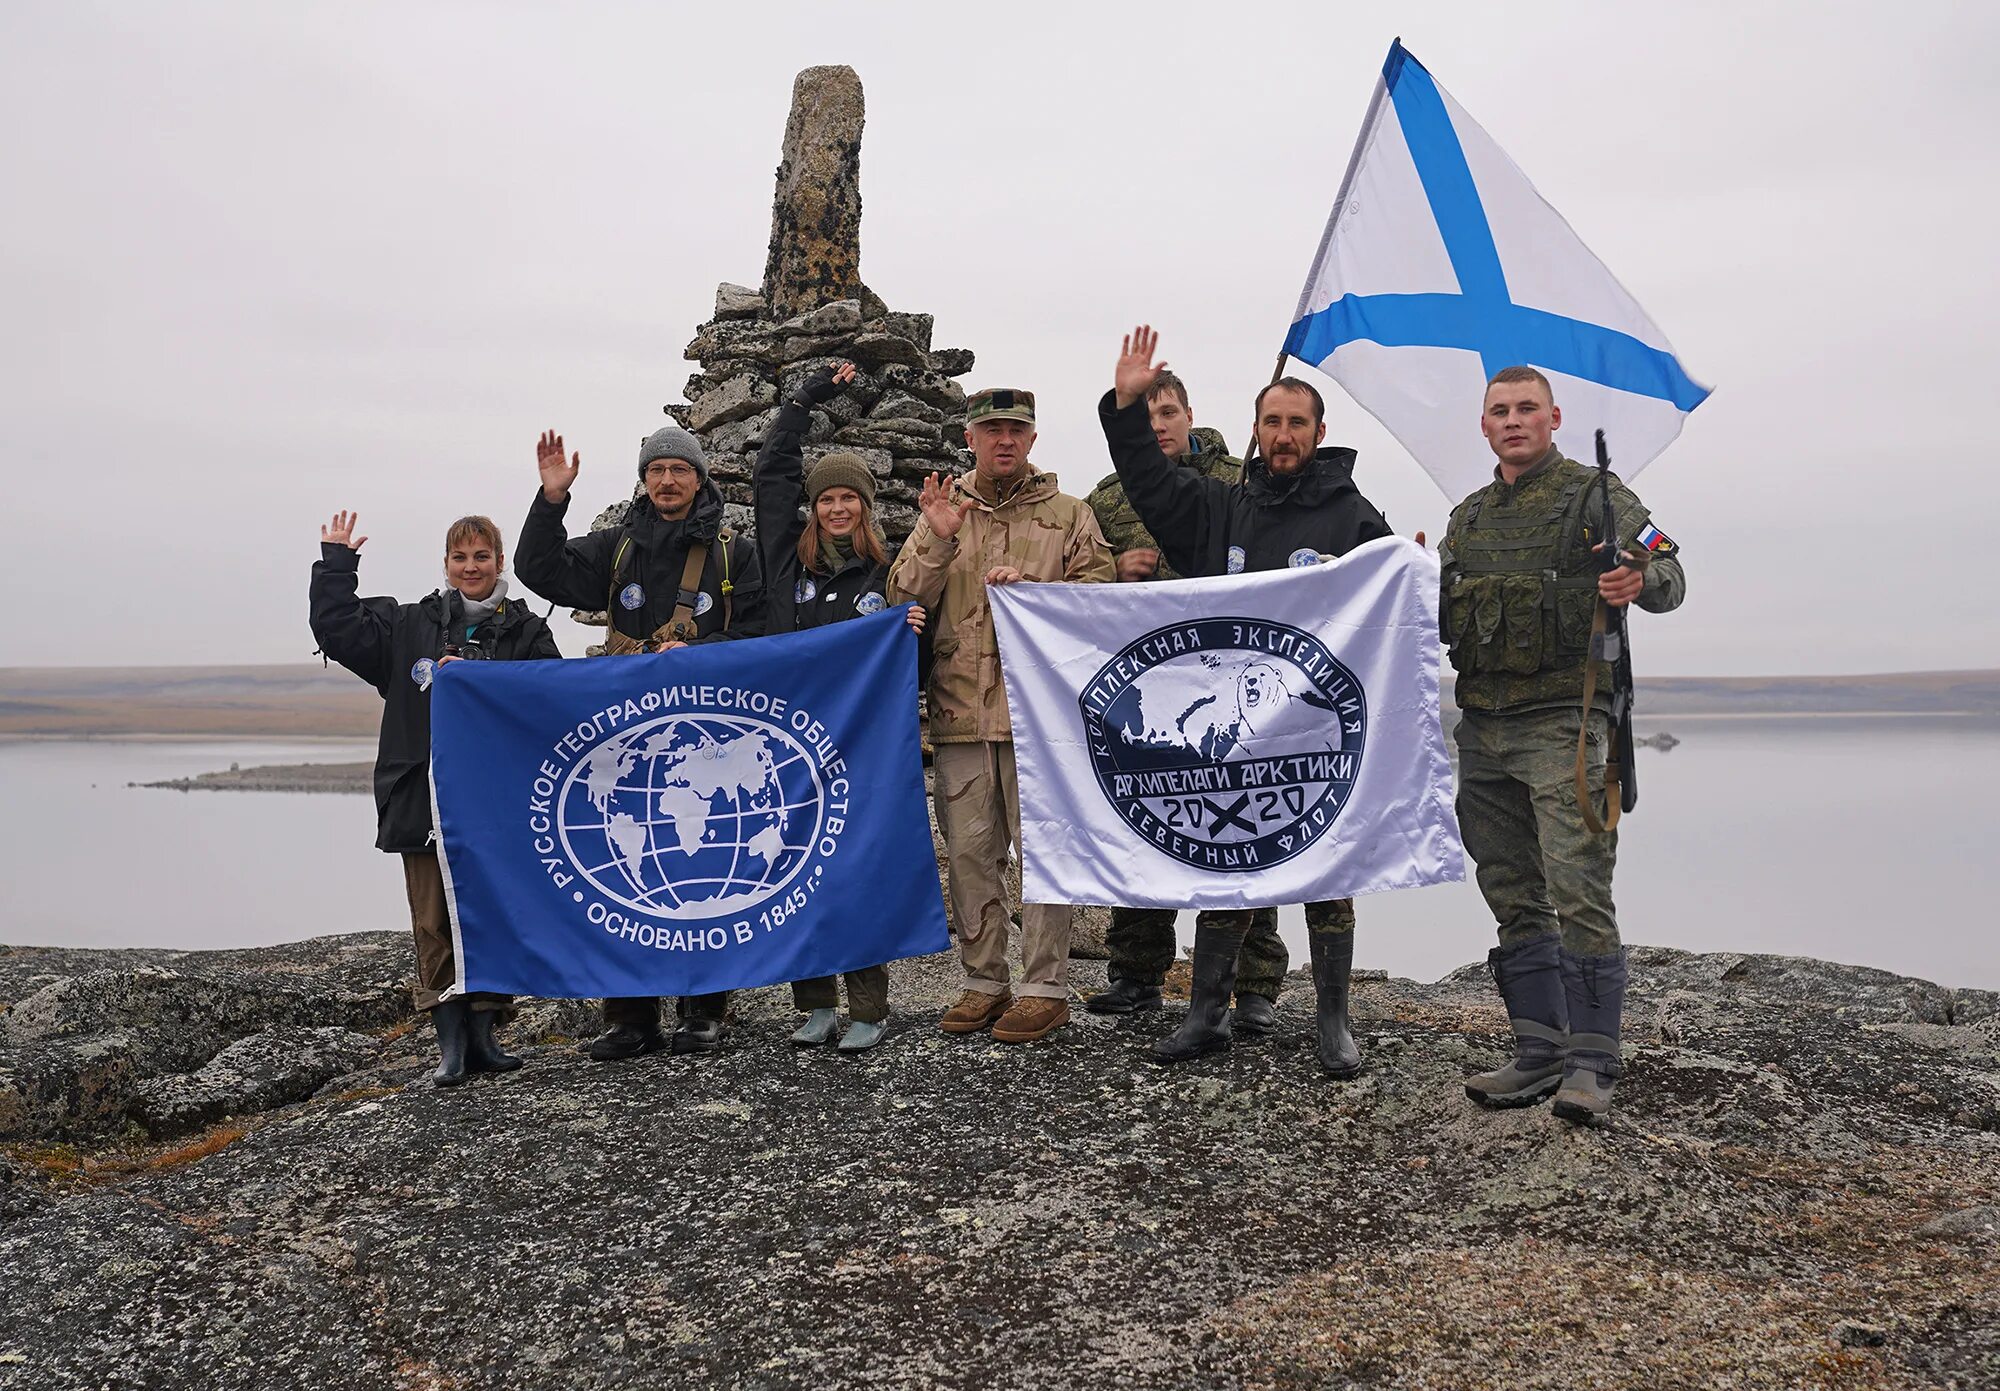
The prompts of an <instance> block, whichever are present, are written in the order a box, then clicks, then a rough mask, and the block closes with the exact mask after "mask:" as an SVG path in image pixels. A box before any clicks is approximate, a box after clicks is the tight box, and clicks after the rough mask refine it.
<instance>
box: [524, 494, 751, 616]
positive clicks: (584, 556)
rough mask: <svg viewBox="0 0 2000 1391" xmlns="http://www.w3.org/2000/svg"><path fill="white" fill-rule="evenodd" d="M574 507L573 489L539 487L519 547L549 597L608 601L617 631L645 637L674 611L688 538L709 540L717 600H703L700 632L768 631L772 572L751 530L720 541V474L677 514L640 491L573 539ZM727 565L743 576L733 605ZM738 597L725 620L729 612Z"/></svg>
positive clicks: (733, 575) (732, 578) (571, 602)
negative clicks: (614, 566)
mask: <svg viewBox="0 0 2000 1391" xmlns="http://www.w3.org/2000/svg"><path fill="white" fill-rule="evenodd" d="M568 511H569V500H568V499H564V500H563V501H562V502H559V503H558V502H550V501H549V500H548V499H547V498H545V497H543V496H542V495H541V492H540V491H539V490H537V492H536V493H535V500H534V503H533V504H532V505H531V506H530V507H529V508H528V520H527V521H525V522H523V523H522V524H521V538H520V540H519V541H518V542H517V543H516V545H515V548H514V573H515V574H516V575H518V576H520V579H521V583H523V584H525V585H527V586H528V588H530V589H532V590H534V591H535V593H537V594H539V595H541V596H542V597H543V598H544V599H547V600H549V601H550V602H552V603H557V604H562V605H565V606H567V607H569V608H573V609H586V610H590V609H601V608H603V607H604V606H605V604H606V603H607V602H608V603H609V604H610V606H611V607H610V614H611V621H612V623H613V625H614V626H616V627H617V629H618V631H619V632H621V633H623V634H625V635H626V636H627V637H631V638H638V639H639V640H641V641H644V640H645V639H647V638H649V637H651V636H652V635H653V633H654V632H655V631H656V630H658V629H659V628H660V627H661V626H663V625H664V624H666V623H668V622H670V621H672V619H673V616H674V603H675V599H676V596H678V595H679V593H680V587H681V570H682V568H683V567H684V566H685V565H686V564H687V548H688V545H689V543H690V542H692V541H706V542H708V543H709V547H708V560H707V562H706V563H705V564H704V565H703V566H702V572H701V593H703V594H705V595H707V596H708V600H709V603H708V607H707V609H706V610H702V609H701V608H700V606H699V605H697V606H696V607H697V612H696V614H695V630H696V632H697V633H698V634H699V635H700V636H698V637H696V638H695V639H694V640H695V641H696V642H720V641H723V640H725V639H728V638H754V637H762V636H763V635H764V631H765V622H766V619H765V613H764V572H763V567H762V566H760V565H759V564H758V563H757V548H756V546H754V545H753V544H751V542H750V539H749V538H748V537H747V536H732V537H731V538H730V542H729V546H728V552H727V557H726V559H725V555H724V548H723V547H722V546H720V545H717V544H715V541H716V536H717V534H718V533H719V532H720V531H721V529H722V494H721V493H720V492H719V491H717V489H716V486H715V484H714V483H713V482H704V483H703V484H702V486H701V491H700V492H699V493H698V494H696V495H695V500H694V507H693V509H692V510H691V511H690V512H689V513H688V515H687V516H686V517H685V518H684V519H683V520H681V521H678V522H670V521H666V520H665V519H663V518H662V517H661V516H660V514H659V513H658V512H656V511H655V510H654V509H653V505H652V503H650V502H648V501H647V500H646V499H645V498H643V497H639V498H634V499H633V501H632V506H631V508H630V509H629V510H628V511H627V512H626V514H625V524H624V525H623V526H619V527H611V528H607V529H606V530H604V531H593V532H590V533H589V534H587V535H584V536H579V537H577V538H576V539H575V540H574V541H572V540H570V539H569V536H568V533H566V532H565V531H564V530H563V514H564V513H566V512H568ZM627 539H629V540H630V541H631V545H629V546H627V547H626V548H625V554H624V557H623V559H622V560H620V561H619V563H618V573H617V575H616V576H615V582H614V576H613V575H612V573H611V563H612V560H613V558H614V557H616V556H617V555H618V548H619V543H620V542H621V541H624V540H627ZM725 568H726V572H727V575H728V579H729V583H730V584H732V585H733V586H734V592H733V595H732V596H731V597H732V598H733V600H734V603H733V606H732V605H729V604H724V603H723V597H724V596H723V589H722V586H723V576H724V573H725ZM732 607H733V614H732V617H731V619H730V623H729V626H728V628H727V629H725V628H724V627H723V623H722V618H723V614H724V612H725V611H726V610H730V609H732Z"/></svg>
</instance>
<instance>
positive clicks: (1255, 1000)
mask: <svg viewBox="0 0 2000 1391" xmlns="http://www.w3.org/2000/svg"><path fill="white" fill-rule="evenodd" d="M1277 1027H1278V1003H1277V1001H1275V1000H1272V999H1268V998H1267V997H1265V996H1263V995H1259V994H1258V993H1257V992H1256V991H1254V990H1239V991H1237V992H1236V1032H1237V1033H1239V1034H1254V1035H1256V1036H1257V1037H1260V1038H1261V1037H1262V1036H1264V1035H1265V1034H1268V1033H1271V1032H1272V1031H1274V1030H1275V1029H1276V1028H1277Z"/></svg>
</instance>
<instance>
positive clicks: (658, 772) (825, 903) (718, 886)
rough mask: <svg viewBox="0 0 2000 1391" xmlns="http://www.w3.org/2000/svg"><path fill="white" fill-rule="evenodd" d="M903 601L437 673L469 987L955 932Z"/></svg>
mask: <svg viewBox="0 0 2000 1391" xmlns="http://www.w3.org/2000/svg"><path fill="white" fill-rule="evenodd" d="M905 613H906V610H904V609H894V610H889V611H886V612H884V613H881V614H877V615H873V616H870V617H866V618H858V619H854V620H852V621H851V622H847V623H837V624H832V625H830V626H827V627H824V628H816V629H813V630H812V631H810V632H804V633H795V634H786V635H783V636H777V637H768V638H759V639H756V640H755V641H747V642H718V643H705V644H700V645H697V646H693V647H684V648H680V649H677V650H675V651H673V652H663V653H658V654H655V655H650V656H637V655H635V656H624V657H607V658H599V659H595V660H589V661H568V662H453V663H450V664H448V665H446V666H443V667H441V668H439V671H438V675H437V682H436V684H435V686H433V688H432V693H431V789H432V796H433V798H434V800H435V803H436V807H437V825H438V851H439V859H440V860H441V862H442V864H443V867H444V874H445V891H446V895H447V897H448V899H449V901H450V904H451V921H452V941H453V946H454V947H455V949H456V950H457V953H458V980H457V986H456V988H457V989H459V990H462V991H475V990H493V991H503V992H507V993H511V994H518V995H541V996H548V997H585V996H629V995H701V994H707V993H709V992H711V991H716V990H728V989H734V988H737V987H740V986H753V985H771V984H775V983H777V982H780V981H793V980H807V979H811V978H813V977H817V976H830V975H833V974H835V973H836V972H840V971H851V970H857V969H859V968H861V967H864V966H873V965H877V964H879V963H881V962H885V961H894V960H896V959H898V958H900V957H905V956H915V955H918V954H920V953H923V952H934V951H942V950H944V949H945V947H946V946H948V945H949V941H948V939H947V937H946V934H945V918H944V901H943V898H942V896H941V895H940V893H939V890H938V876H937V862H936V860H935V858H934V857H933V855H932V851H931V833H930V821H929V818H928V816H927V815H926V812H925V808H924V769H923V753H922V749H921V747H920V745H919V743H918V729H917V719H916V708H917V688H916V638H915V637H914V635H912V633H911V632H910V630H909V627H908V625H907V624H906V623H905V622H904V615H905Z"/></svg>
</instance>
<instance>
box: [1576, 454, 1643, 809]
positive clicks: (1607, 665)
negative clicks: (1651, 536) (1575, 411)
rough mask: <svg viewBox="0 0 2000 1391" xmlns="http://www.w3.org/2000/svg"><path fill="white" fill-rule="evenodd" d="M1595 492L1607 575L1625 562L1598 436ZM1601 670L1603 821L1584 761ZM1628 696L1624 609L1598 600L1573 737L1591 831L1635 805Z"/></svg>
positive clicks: (1579, 790) (1580, 795) (1606, 457)
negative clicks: (1606, 736) (1607, 710)
mask: <svg viewBox="0 0 2000 1391" xmlns="http://www.w3.org/2000/svg"><path fill="white" fill-rule="evenodd" d="M1597 490H1598V495H1599V497H1600V498H1601V499H1602V502H1603V508H1604V511H1603V516H1602V520H1601V522H1600V524H1599V526H1598V535H1599V542H1600V547H1599V551H1598V561H1597V564H1598V569H1599V571H1600V572H1601V573H1604V574H1609V573H1610V572H1611V571H1613V570H1616V569H1618V568H1619V566H1620V565H1622V564H1623V563H1624V562H1623V561H1621V560H1620V559H1619V550H1618V513H1617V511H1616V510H1615V509H1614V508H1613V507H1612V505H1611V451H1610V450H1609V449H1607V448H1606V447H1605V444H1604V431H1602V430H1599V431H1598V432H1597ZM1600 669H1608V670H1609V671H1610V673H1611V687H1610V690H1611V744H1610V747H1608V748H1607V749H1606V750H1605V751H1604V817H1603V819H1602V820H1599V819H1598V815H1597V808H1596V807H1595V806H1594V805H1593V804H1592V802H1591V798H1590V785H1589V780H1588V777H1587V772H1588V767H1587V761H1586V757H1585V753H1586V746H1585V741H1586V738H1587V736H1588V734H1589V731H1590V702H1591V698H1592V697H1593V696H1594V695H1595V694H1596V692H1597V673H1598V672H1599V670H1600ZM1632 695H1633V687H1632V645H1631V643H1630V642H1629V641H1628V639H1627V636H1626V631H1625V608H1624V606H1620V607H1618V608H1613V607H1612V606H1611V605H1609V604H1607V603H1605V602H1604V600H1603V599H1601V598H1600V599H1599V600H1598V601H1597V612H1596V613H1595V614H1594V615H1592V617H1591V622H1590V656H1589V658H1588V659H1587V660H1586V661H1585V663H1584V668H1583V711H1582V720H1581V723H1580V724H1579V725H1578V727H1577V731H1576V800H1577V803H1578V805H1580V806H1581V807H1582V808H1583V824H1584V825H1585V826H1588V827H1589V828H1590V829H1591V830H1592V831H1608V830H1611V829H1612V828H1613V827H1614V826H1616V825H1617V824H1618V817H1619V814H1620V813H1621V812H1626V811H1630V810H1632V808H1633V807H1635V806H1637V805H1638V804H1639V770H1638V766H1637V764H1636V763H1635V762H1634V761H1633V748H1634V746H1633V742H1632Z"/></svg>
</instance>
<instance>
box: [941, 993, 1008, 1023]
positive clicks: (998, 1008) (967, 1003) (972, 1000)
mask: <svg viewBox="0 0 2000 1391" xmlns="http://www.w3.org/2000/svg"><path fill="white" fill-rule="evenodd" d="M1013 1003H1014V996H1013V992H1011V991H1007V990H1003V991H1001V992H1000V993H999V994H997V995H989V994H987V993H986V992H985V991H984V990H968V991H966V992H965V993H964V994H963V995H960V996H959V997H958V1003H957V1004H955V1005H953V1006H952V1007H951V1008H950V1009H948V1010H946V1011H945V1012H944V1017H943V1018H942V1019H940V1020H938V1027H939V1028H940V1029H943V1030H944V1031H945V1032H946V1033H948V1034H976V1033H978V1032H979V1031H980V1030H981V1029H983V1028H985V1027H986V1026H987V1025H988V1024H991V1023H992V1022H993V1021H994V1020H996V1019H998V1018H999V1017H1000V1016H1001V1015H1003V1014H1005V1013H1006V1012H1007V1007H1008V1006H1009V1005H1011V1004H1013Z"/></svg>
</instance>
